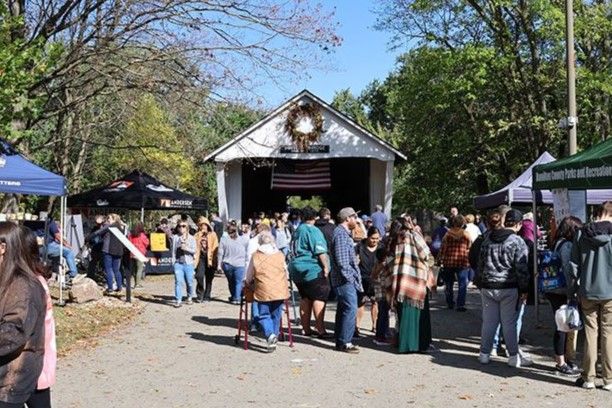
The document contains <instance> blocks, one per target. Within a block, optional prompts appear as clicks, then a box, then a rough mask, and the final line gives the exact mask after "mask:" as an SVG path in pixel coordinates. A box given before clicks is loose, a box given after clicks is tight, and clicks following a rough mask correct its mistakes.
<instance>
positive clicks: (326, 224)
mask: <svg viewBox="0 0 612 408" xmlns="http://www.w3.org/2000/svg"><path fill="white" fill-rule="evenodd" d="M315 227H317V228H318V229H320V230H321V232H322V233H323V236H324V237H325V241H326V242H327V251H328V253H330V254H331V244H332V238H333V237H334V230H335V229H336V225H335V224H333V223H331V222H330V221H329V220H326V219H323V218H319V219H318V220H316V221H315Z"/></svg>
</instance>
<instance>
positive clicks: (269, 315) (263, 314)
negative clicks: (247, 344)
mask: <svg viewBox="0 0 612 408" xmlns="http://www.w3.org/2000/svg"><path fill="white" fill-rule="evenodd" d="M283 303H284V302H283V301H282V300H274V301H272V302H259V317H258V318H257V322H258V323H259V326H260V327H261V330H263V333H264V337H265V338H268V337H270V335H271V334H275V335H277V336H278V333H279V330H280V321H281V318H282V316H283Z"/></svg>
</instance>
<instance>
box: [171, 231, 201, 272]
mask: <svg viewBox="0 0 612 408" xmlns="http://www.w3.org/2000/svg"><path fill="white" fill-rule="evenodd" d="M181 238H182V237H181V236H179V235H173V236H172V263H173V264H174V263H181V264H187V265H193V255H194V254H195V251H196V241H195V238H194V236H193V235H187V239H186V241H185V249H182V248H181Z"/></svg>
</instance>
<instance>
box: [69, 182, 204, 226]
mask: <svg viewBox="0 0 612 408" xmlns="http://www.w3.org/2000/svg"><path fill="white" fill-rule="evenodd" d="M68 207H70V208H122V209H129V210H140V212H141V219H142V216H143V214H144V211H145V210H207V209H208V203H207V201H206V200H205V199H203V198H200V197H196V196H193V195H191V194H187V193H183V192H182V191H179V190H177V189H174V188H172V187H168V186H167V185H165V184H163V183H161V182H160V181H158V180H157V179H155V178H154V177H152V176H150V175H148V174H147V173H144V172H141V171H139V170H134V171H132V172H131V173H128V174H126V175H125V176H123V177H121V178H119V179H117V180H114V181H113V182H111V183H110V184H108V185H105V186H101V187H97V188H94V189H93V190H89V191H85V192H83V193H79V194H75V195H71V196H70V197H68Z"/></svg>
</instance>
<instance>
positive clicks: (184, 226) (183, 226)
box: [179, 224, 187, 228]
mask: <svg viewBox="0 0 612 408" xmlns="http://www.w3.org/2000/svg"><path fill="white" fill-rule="evenodd" d="M179 228H187V226H186V225H184V224H183V225H179Z"/></svg>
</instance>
